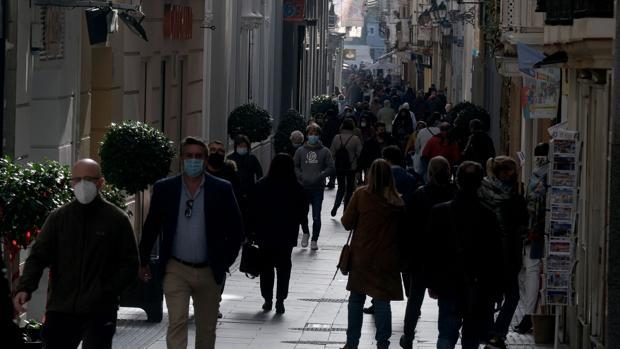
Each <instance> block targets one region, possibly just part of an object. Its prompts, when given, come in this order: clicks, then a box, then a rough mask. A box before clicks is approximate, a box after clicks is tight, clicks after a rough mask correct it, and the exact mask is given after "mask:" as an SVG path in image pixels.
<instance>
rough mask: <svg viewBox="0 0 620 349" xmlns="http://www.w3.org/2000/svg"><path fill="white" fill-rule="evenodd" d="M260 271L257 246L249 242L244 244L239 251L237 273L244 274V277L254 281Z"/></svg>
mask: <svg viewBox="0 0 620 349" xmlns="http://www.w3.org/2000/svg"><path fill="white" fill-rule="evenodd" d="M260 269H261V259H260V255H259V251H258V246H256V245H254V244H252V243H251V242H246V243H245V244H243V247H242V249H241V264H240V265H239V271H240V272H242V273H245V276H247V277H249V278H252V279H254V278H256V277H258V276H259V275H260Z"/></svg>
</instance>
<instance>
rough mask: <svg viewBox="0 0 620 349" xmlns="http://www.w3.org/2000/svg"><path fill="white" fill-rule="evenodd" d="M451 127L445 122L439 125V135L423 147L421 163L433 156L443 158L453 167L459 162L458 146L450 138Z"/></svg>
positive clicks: (459, 151)
mask: <svg viewBox="0 0 620 349" xmlns="http://www.w3.org/2000/svg"><path fill="white" fill-rule="evenodd" d="M451 129H452V125H450V124H449V123H447V122H443V123H441V125H439V134H436V135H434V136H433V137H432V138H431V139H430V140H429V141H428V142H427V143H426V145H425V146H424V150H423V151H422V161H423V162H428V161H429V160H430V159H432V158H434V157H435V156H443V157H444V158H446V160H448V161H449V162H450V166H452V167H455V166H456V165H458V163H459V162H460V158H461V150H460V149H459V145H458V143H457V142H455V141H454V140H453V139H452V138H451V136H450V130H451Z"/></svg>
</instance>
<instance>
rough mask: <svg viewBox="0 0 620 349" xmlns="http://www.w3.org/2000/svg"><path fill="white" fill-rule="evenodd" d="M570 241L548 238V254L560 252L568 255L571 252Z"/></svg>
mask: <svg viewBox="0 0 620 349" xmlns="http://www.w3.org/2000/svg"><path fill="white" fill-rule="evenodd" d="M571 247H572V246H571V241H570V240H569V239H556V240H551V239H550V240H549V255H553V254H561V255H570V254H571V252H572V248H571Z"/></svg>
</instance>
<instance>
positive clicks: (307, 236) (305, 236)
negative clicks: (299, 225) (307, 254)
mask: <svg viewBox="0 0 620 349" xmlns="http://www.w3.org/2000/svg"><path fill="white" fill-rule="evenodd" d="M308 240H310V234H303V237H302V238H301V247H308Z"/></svg>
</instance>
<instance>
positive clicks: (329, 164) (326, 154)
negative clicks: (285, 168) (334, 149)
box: [293, 142, 336, 189]
mask: <svg viewBox="0 0 620 349" xmlns="http://www.w3.org/2000/svg"><path fill="white" fill-rule="evenodd" d="M293 160H294V161H295V174H296V175H297V179H298V180H299V183H300V184H301V185H302V186H303V187H304V189H323V188H325V178H327V177H329V176H331V175H334V174H336V167H335V165H334V158H333V157H332V153H331V152H330V151H329V149H327V148H326V147H324V146H323V144H322V143H321V142H319V143H318V144H316V145H310V144H308V142H306V144H304V146H303V147H299V149H297V151H296V152H295V156H294V157H293Z"/></svg>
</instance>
